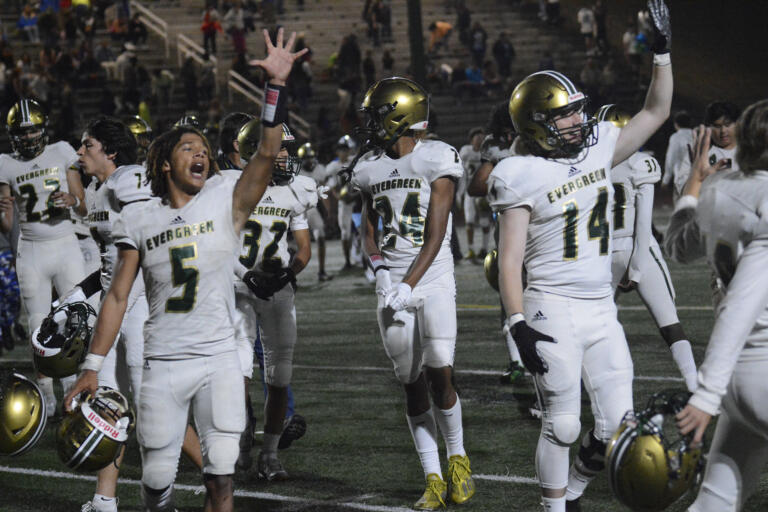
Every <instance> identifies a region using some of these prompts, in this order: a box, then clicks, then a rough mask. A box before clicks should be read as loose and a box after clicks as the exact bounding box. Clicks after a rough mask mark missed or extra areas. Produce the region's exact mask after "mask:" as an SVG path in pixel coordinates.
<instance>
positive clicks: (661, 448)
mask: <svg viewBox="0 0 768 512" xmlns="http://www.w3.org/2000/svg"><path fill="white" fill-rule="evenodd" d="M688 395H689V394H688V393H686V392H684V391H662V392H660V393H656V394H654V395H653V396H652V397H651V398H650V400H649V401H648V406H647V407H646V408H645V410H643V411H642V412H641V413H639V414H635V413H634V412H633V411H630V412H628V413H627V414H626V415H625V416H624V419H623V420H622V422H621V425H620V426H619V429H618V430H617V431H616V433H615V434H614V435H613V438H612V439H611V441H610V442H609V443H608V448H607V450H606V464H607V466H608V477H609V479H610V484H611V489H612V490H613V493H614V494H615V495H616V497H617V498H618V499H619V501H620V502H622V503H623V504H624V505H626V506H627V507H629V508H630V509H632V510H637V511H648V512H650V511H660V510H664V509H666V508H667V507H668V506H669V505H671V504H672V503H674V502H675V501H677V499H678V498H680V496H682V495H683V494H685V493H686V492H687V491H688V490H689V489H690V488H691V487H692V486H693V485H694V484H695V483H696V481H697V479H698V476H699V474H700V472H701V469H702V465H703V464H702V459H701V449H700V448H696V449H692V448H690V447H689V443H690V440H691V437H690V435H688V436H684V437H681V436H680V435H679V434H678V433H677V428H676V426H675V424H674V416H675V414H677V413H678V412H680V411H681V410H682V409H683V408H684V407H685V405H686V403H687V402H688ZM665 419H667V420H669V422H668V423H671V425H668V427H669V428H666V429H665V425H664V420H665Z"/></svg>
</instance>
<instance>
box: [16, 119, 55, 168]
mask: <svg viewBox="0 0 768 512" xmlns="http://www.w3.org/2000/svg"><path fill="white" fill-rule="evenodd" d="M8 135H9V137H10V139H11V147H12V148H13V151H14V152H15V153H17V154H18V155H19V156H20V157H22V158H23V159H25V160H32V159H33V158H35V157H36V156H37V155H39V154H40V153H42V152H43V150H44V149H45V146H46V145H47V144H48V132H47V130H46V128H45V126H41V125H34V126H27V127H25V128H13V129H9V130H8Z"/></svg>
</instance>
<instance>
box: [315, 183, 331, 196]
mask: <svg viewBox="0 0 768 512" xmlns="http://www.w3.org/2000/svg"><path fill="white" fill-rule="evenodd" d="M329 190H331V189H330V188H329V187H326V186H325V185H318V187H317V197H318V198H320V199H328V191H329Z"/></svg>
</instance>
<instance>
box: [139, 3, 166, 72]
mask: <svg viewBox="0 0 768 512" xmlns="http://www.w3.org/2000/svg"><path fill="white" fill-rule="evenodd" d="M131 9H135V10H136V11H137V12H139V13H140V16H139V21H141V22H142V23H143V24H144V25H145V26H146V27H147V28H148V29H149V30H151V31H152V32H154V33H155V34H157V35H158V36H160V37H161V38H163V40H164V41H165V58H166V59H168V58H169V57H170V56H171V46H170V42H169V41H168V23H166V21H165V20H163V19H162V18H160V17H159V16H158V15H157V14H155V13H153V12H152V11H150V10H149V9H147V8H146V7H145V6H143V5H141V4H140V3H139V2H138V0H131Z"/></svg>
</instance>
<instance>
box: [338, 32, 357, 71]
mask: <svg viewBox="0 0 768 512" xmlns="http://www.w3.org/2000/svg"><path fill="white" fill-rule="evenodd" d="M361 62H362V56H361V53H360V46H359V45H358V44H357V36H356V35H355V34H349V35H348V36H346V37H345V38H344V39H343V40H342V41H341V46H340V47H339V56H338V59H337V60H336V65H337V67H338V73H337V78H338V80H339V82H343V81H344V80H346V79H348V77H350V76H357V77H359V75H360V64H361Z"/></svg>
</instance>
